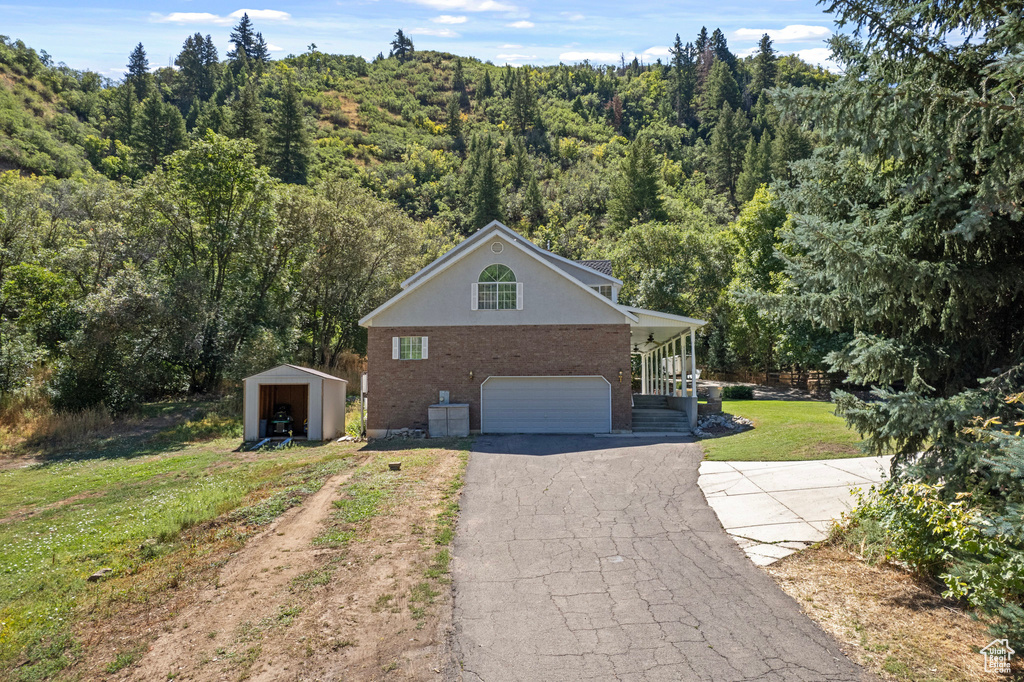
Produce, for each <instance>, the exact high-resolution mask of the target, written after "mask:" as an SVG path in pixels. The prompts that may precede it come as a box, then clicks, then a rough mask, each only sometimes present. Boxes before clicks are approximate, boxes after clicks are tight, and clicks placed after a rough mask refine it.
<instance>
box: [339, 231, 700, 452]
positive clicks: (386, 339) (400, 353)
mask: <svg viewBox="0 0 1024 682" xmlns="http://www.w3.org/2000/svg"><path fill="white" fill-rule="evenodd" d="M499 277H500V278H499ZM621 286H622V282H621V280H618V279H616V278H615V277H614V276H612V274H611V265H610V263H608V262H607V261H571V260H568V259H565V258H562V257H560V256H557V255H555V254H552V253H549V252H547V251H545V250H544V249H541V248H540V247H538V246H536V245H535V244H532V243H531V242H529V241H528V240H526V239H525V238H523V237H522V236H521V235H519V234H517V233H516V232H514V231H512V230H510V229H509V228H507V227H505V226H504V225H502V224H500V223H498V222H493V223H491V224H490V225H487V226H486V227H484V228H483V229H481V230H479V231H478V232H476V233H475V234H473V235H472V236H470V237H469V238H467V239H466V240H465V241H464V242H462V243H461V244H459V245H458V246H456V247H455V248H453V249H452V250H450V251H448V252H447V253H445V254H444V255H442V256H441V257H440V258H438V259H437V260H435V261H434V262H433V263H431V264H429V265H427V266H426V267H425V268H423V269H422V270H420V271H419V272H417V273H416V274H414V275H413V276H412V277H410V278H409V279H407V280H406V281H405V282H403V283H402V291H401V292H399V293H398V294H397V295H395V296H394V297H392V298H391V299H389V300H388V301H387V302H386V303H384V304H383V305H381V306H380V307H378V308H377V309H376V310H374V311H373V312H371V313H370V314H369V315H367V316H365V317H364V318H363V319H361V320H360V321H359V323H360V325H362V326H364V327H366V328H367V334H368V344H367V424H366V429H367V435H369V436H370V437H379V436H383V435H385V434H387V433H388V432H390V431H394V430H399V429H406V428H415V429H426V428H427V426H428V408H429V407H430V406H431V405H434V404H436V403H438V402H439V401H440V392H442V391H446V392H448V395H449V399H450V402H452V403H465V404H468V405H469V428H470V430H471V431H484V430H486V432H488V433H547V432H554V433H608V432H628V431H630V430H631V429H632V428H633V424H632V422H633V412H632V409H633V400H632V381H631V380H632V378H633V377H632V358H631V355H640V356H641V357H642V359H643V363H642V366H643V367H644V368H645V374H644V380H643V384H642V385H643V386H644V392H649V391H653V390H655V389H656V388H657V389H659V390H661V389H664V390H665V391H666V395H668V393H667V391H668V390H669V386H670V383H671V390H672V393H671V394H672V395H677V396H678V395H680V393H679V391H678V389H677V388H676V379H675V377H677V376H678V375H679V371H680V368H682V367H683V366H684V363H683V362H682V361H684V360H686V355H685V350H684V342H683V337H682V333H683V331H685V330H689V332H690V334H691V336H690V340H689V348H691V349H692V347H693V340H692V338H693V337H692V330H693V329H694V328H695V327H696V326H699V325H702V324H704V323H703V322H702V321H700V320H692V319H690V318H684V317H681V316H676V315H668V314H664V313H658V312H655V311H649V310H643V309H639V308H634V307H630V306H625V305H620V304H619V303H618V292H619V289H620V288H621ZM652 343H653V344H654V345H652ZM669 344H671V348H672V349H673V351H672V352H674V353H676V355H674V356H673V355H670V354H669V352H668V351H667V350H666V349H668V348H669ZM641 345H643V346H644V347H645V349H644V350H646V351H647V352H644V351H643V350H641V349H640V346H641ZM692 358H693V354H692V350H691V353H690V356H689V359H690V361H691V362H692ZM670 367H671V368H674V369H673V371H674V372H675V374H674V375H673V379H672V380H671V382H670V381H669V379H668V375H667V370H668V368H670ZM683 376H684V378H685V372H684V375H683ZM694 395H695V393H694ZM683 397H684V398H685V395H684V396H683ZM686 402H687V407H686V411H687V413H688V414H689V413H691V412H692V415H693V418H695V416H696V412H697V407H696V398H695V397H694V398H693V399H692V403H693V405H692V410H691V406H690V404H689V401H688V399H687V401H686ZM463 424H464V422H463ZM463 428H464V427H463Z"/></svg>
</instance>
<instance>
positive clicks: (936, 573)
mask: <svg viewBox="0 0 1024 682" xmlns="http://www.w3.org/2000/svg"><path fill="white" fill-rule="evenodd" d="M860 502H861V504H860V505H859V506H858V508H857V510H856V511H855V512H854V514H853V516H852V524H851V525H852V527H853V529H854V532H855V533H856V532H858V528H863V529H864V532H863V536H864V539H865V541H868V540H870V541H871V542H872V543H873V545H874V546H873V547H872V548H871V551H870V552H868V553H869V554H870V553H876V554H878V555H879V556H881V557H882V558H884V559H886V560H889V561H893V562H897V563H900V564H902V565H904V566H906V567H907V568H909V569H910V570H912V571H914V572H915V573H918V574H919V575H923V576H927V577H929V578H937V579H939V580H941V581H942V583H943V584H944V585H945V586H946V590H945V592H943V596H944V597H947V598H952V599H960V600H964V601H966V602H967V603H969V604H970V605H971V606H973V607H975V608H977V609H979V610H981V611H983V612H985V613H988V614H989V615H992V616H995V617H996V618H997V619H998V622H997V623H996V624H995V625H994V626H993V632H994V633H995V634H997V635H998V636H1000V637H1009V638H1010V640H1011V643H1012V645H1013V646H1020V645H1022V644H1024V608H1022V604H1024V537H1022V536H1021V534H1020V532H1019V526H1015V525H1014V524H1013V523H1012V522H1011V521H1010V520H1007V519H1006V518H1004V517H1002V516H993V515H992V514H990V513H988V511H987V510H986V509H983V508H981V507H980V506H977V505H976V504H974V497H973V495H971V494H970V493H959V494H957V495H956V497H955V498H954V499H952V500H944V499H943V498H942V486H940V485H929V484H926V483H903V484H899V485H897V484H890V485H887V486H885V487H883V488H882V489H880V490H875V489H874V488H872V490H871V492H870V493H869V494H867V495H861V500H860ZM1016 513H1018V514H1019V513H1020V510H1019V509H1017V510H1016Z"/></svg>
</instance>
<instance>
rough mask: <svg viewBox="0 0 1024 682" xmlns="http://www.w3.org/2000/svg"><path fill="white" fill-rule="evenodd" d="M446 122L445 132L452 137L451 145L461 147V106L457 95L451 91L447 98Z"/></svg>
mask: <svg viewBox="0 0 1024 682" xmlns="http://www.w3.org/2000/svg"><path fill="white" fill-rule="evenodd" d="M447 119H448V120H447V123H445V132H447V133H448V136H449V137H451V138H452V145H453V146H454V147H456V148H459V149H461V147H462V107H461V105H460V103H459V96H458V94H456V93H452V96H451V97H449V98H448V111H447Z"/></svg>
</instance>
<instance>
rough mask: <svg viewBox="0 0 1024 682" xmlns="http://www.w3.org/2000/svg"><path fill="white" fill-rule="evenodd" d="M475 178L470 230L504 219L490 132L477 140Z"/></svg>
mask: <svg viewBox="0 0 1024 682" xmlns="http://www.w3.org/2000/svg"><path fill="white" fill-rule="evenodd" d="M473 155H474V157H475V159H474V162H473V163H472V171H473V180H472V192H471V194H470V203H469V215H470V218H469V221H470V230H471V231H473V232H475V231H476V230H479V229H480V228H481V227H483V226H485V225H487V224H488V223H489V222H491V221H492V220H501V219H502V210H501V185H500V184H499V182H498V165H497V161H496V160H495V158H494V143H493V142H492V140H491V136H490V134H487V135H485V136H483V137H481V138H478V139H477V140H475V142H474V144H473Z"/></svg>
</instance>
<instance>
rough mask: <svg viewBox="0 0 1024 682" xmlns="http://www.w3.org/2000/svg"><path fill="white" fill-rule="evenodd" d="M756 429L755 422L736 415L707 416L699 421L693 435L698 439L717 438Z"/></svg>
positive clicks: (701, 417)
mask: <svg viewBox="0 0 1024 682" xmlns="http://www.w3.org/2000/svg"><path fill="white" fill-rule="evenodd" d="M752 428H754V422H752V421H750V420H749V419H746V418H745V417H738V416H736V415H734V414H725V413H720V414H705V415H701V416H700V417H699V418H698V419H697V426H696V427H695V428H694V429H693V435H695V436H697V437H698V438H717V437H718V436H728V435H731V434H734V433H739V432H741V431H749V430H750V429H752Z"/></svg>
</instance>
